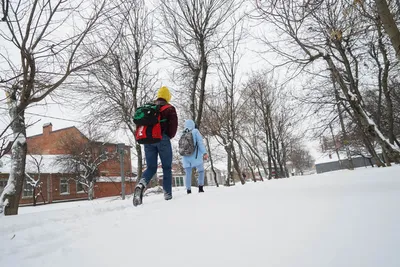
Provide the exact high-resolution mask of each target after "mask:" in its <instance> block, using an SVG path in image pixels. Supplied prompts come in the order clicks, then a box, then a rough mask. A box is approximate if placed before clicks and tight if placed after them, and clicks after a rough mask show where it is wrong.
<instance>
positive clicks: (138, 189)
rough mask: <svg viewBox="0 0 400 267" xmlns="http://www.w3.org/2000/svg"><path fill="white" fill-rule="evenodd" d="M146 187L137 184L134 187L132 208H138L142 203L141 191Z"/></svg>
mask: <svg viewBox="0 0 400 267" xmlns="http://www.w3.org/2000/svg"><path fill="white" fill-rule="evenodd" d="M145 187H146V186H145V185H144V184H141V183H139V184H138V185H137V186H136V187H135V191H134V195H133V206H135V207H136V206H139V205H142V203H143V191H144V188H145Z"/></svg>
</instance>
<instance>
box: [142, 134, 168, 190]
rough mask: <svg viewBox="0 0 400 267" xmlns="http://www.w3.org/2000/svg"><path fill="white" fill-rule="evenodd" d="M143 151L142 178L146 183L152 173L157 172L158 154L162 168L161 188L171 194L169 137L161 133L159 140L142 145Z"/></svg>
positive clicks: (151, 176)
mask: <svg viewBox="0 0 400 267" xmlns="http://www.w3.org/2000/svg"><path fill="white" fill-rule="evenodd" d="M144 153H145V156H146V163H147V169H146V170H145V171H144V173H143V177H142V180H141V181H143V180H144V182H145V183H146V184H145V185H147V184H148V183H149V182H150V180H151V178H153V176H154V174H156V172H157V166H158V160H157V157H158V156H160V159H161V164H162V169H163V189H164V192H166V193H168V194H172V170H171V166H172V146H171V141H170V138H169V137H168V136H167V135H165V134H164V135H163V138H162V140H161V141H160V142H158V143H156V144H149V145H144Z"/></svg>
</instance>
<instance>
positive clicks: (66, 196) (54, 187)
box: [0, 173, 136, 205]
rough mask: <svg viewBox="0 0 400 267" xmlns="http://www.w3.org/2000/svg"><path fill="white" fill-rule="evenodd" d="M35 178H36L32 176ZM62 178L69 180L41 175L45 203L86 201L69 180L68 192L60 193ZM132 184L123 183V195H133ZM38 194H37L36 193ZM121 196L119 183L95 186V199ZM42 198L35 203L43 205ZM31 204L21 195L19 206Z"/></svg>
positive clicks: (5, 176) (3, 177)
mask: <svg viewBox="0 0 400 267" xmlns="http://www.w3.org/2000/svg"><path fill="white" fill-rule="evenodd" d="M8 176H9V175H8V174H6V173H0V180H3V181H7V180H8ZM34 177H35V178H37V176H34ZM63 178H71V176H68V175H66V174H42V175H41V181H42V195H43V198H44V201H45V203H52V202H57V201H68V200H77V199H87V198H88V196H87V194H86V193H85V192H77V184H76V182H75V181H74V180H73V179H69V181H68V185H69V192H68V193H61V192H60V190H61V184H60V181H61V179H63ZM135 185H136V184H135V183H134V182H125V194H126V195H129V194H133V190H134V188H135ZM36 193H38V192H36ZM120 195H121V183H120V182H97V183H96V184H95V193H94V197H95V198H102V197H112V196H120ZM43 198H42V196H41V195H40V196H39V197H38V198H37V203H38V204H41V203H43ZM29 204H33V197H32V196H28V197H24V195H23V193H22V194H21V199H20V205H29Z"/></svg>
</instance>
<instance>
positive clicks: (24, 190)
mask: <svg viewBox="0 0 400 267" xmlns="http://www.w3.org/2000/svg"><path fill="white" fill-rule="evenodd" d="M27 186H30V187H31V188H30V190H28V189H27V188H26V187H27ZM25 192H30V194H29V195H25ZM32 197H33V186H31V185H30V184H29V183H28V181H27V179H26V178H25V180H24V186H23V188H22V198H32Z"/></svg>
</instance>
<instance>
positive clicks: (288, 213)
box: [0, 166, 400, 267]
mask: <svg viewBox="0 0 400 267" xmlns="http://www.w3.org/2000/svg"><path fill="white" fill-rule="evenodd" d="M205 190H206V192H205V193H204V194H198V193H197V191H196V190H195V188H193V191H194V193H193V194H191V195H186V194H185V190H184V189H183V188H181V189H180V190H178V191H175V192H174V199H173V200H171V201H164V200H163V197H162V196H161V195H153V196H149V197H146V198H144V204H143V205H142V206H140V207H137V208H134V207H133V206H132V203H131V201H132V199H131V198H129V199H127V200H124V201H123V200H115V199H110V198H108V199H101V200H95V201H92V202H89V201H84V202H72V203H65V204H51V205H47V206H46V205H45V206H39V207H24V208H21V209H20V213H21V214H20V215H18V216H11V217H2V218H0V266H1V267H19V266H29V267H39V266H40V267H46V266H51V267H53V266H57V267H63V266H65V267H76V266H84V267H101V266H112V267H119V266H121V267H122V266H123V267H125V266H132V267H137V266H141V267H142V266H143V267H145V266H162V267H167V266H174V267H179V266H185V267H188V266H202V267H210V266H219V267H220V266H229V267H239V266H240V267H244V266H246V267H247V266H260V267H266V266H295V267H301V266H304V267H311V266H318V267H344V266H351V267H372V266H373V267H377V266H382V267H392V266H393V267H395V266H396V267H398V266H400V252H399V248H400V229H399V227H400V207H399V205H400V166H393V167H390V168H380V169H378V168H368V169H364V168H363V169H357V170H355V171H338V172H331V173H325V174H318V175H312V176H304V177H293V178H290V179H280V180H272V181H265V182H257V183H248V184H246V185H244V186H242V185H239V184H238V185H236V186H234V187H231V188H226V187H220V188H214V187H213V188H211V187H206V188H205Z"/></svg>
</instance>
